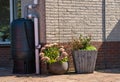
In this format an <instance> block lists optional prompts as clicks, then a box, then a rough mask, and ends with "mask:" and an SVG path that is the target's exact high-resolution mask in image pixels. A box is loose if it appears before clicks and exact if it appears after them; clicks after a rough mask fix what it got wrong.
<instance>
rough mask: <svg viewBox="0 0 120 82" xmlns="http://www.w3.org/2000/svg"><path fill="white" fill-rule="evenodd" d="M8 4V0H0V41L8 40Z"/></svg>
mask: <svg viewBox="0 0 120 82" xmlns="http://www.w3.org/2000/svg"><path fill="white" fill-rule="evenodd" d="M9 30H10V6H9V0H7V1H5V0H0V42H9V41H10V31H9Z"/></svg>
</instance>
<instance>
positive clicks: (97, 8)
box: [46, 0, 102, 42]
mask: <svg viewBox="0 0 120 82" xmlns="http://www.w3.org/2000/svg"><path fill="white" fill-rule="evenodd" d="M101 2H102V0H46V32H47V42H68V41H70V40H71V39H72V37H74V36H76V37H77V36H79V35H80V34H83V35H85V34H92V37H93V40H97V41H101V40H102V35H101V34H102V3H101Z"/></svg>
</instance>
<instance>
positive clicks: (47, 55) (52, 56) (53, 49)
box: [40, 43, 68, 64]
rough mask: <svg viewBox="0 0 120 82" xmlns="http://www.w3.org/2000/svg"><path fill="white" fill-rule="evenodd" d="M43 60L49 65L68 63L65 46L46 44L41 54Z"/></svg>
mask: <svg viewBox="0 0 120 82" xmlns="http://www.w3.org/2000/svg"><path fill="white" fill-rule="evenodd" d="M40 56H41V60H42V61H44V62H47V63H50V64H51V63H55V62H61V63H62V62H67V61H68V54H67V52H66V51H65V49H64V47H63V46H59V45H58V44H57V43H53V44H46V45H45V46H44V47H42V48H41V52H40Z"/></svg>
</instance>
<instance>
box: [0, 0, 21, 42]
mask: <svg viewBox="0 0 120 82" xmlns="http://www.w3.org/2000/svg"><path fill="white" fill-rule="evenodd" d="M10 5H14V6H13V8H12V10H13V11H14V12H13V15H12V16H14V17H13V18H15V19H16V18H21V0H15V1H14V0H13V4H10V0H7V1H5V0H0V44H9V43H10V16H11V15H10V11H11V9H10Z"/></svg>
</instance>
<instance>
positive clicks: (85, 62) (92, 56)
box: [73, 50, 97, 73]
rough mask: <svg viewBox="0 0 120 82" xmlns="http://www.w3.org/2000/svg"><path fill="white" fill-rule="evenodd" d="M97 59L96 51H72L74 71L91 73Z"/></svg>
mask: <svg viewBox="0 0 120 82" xmlns="http://www.w3.org/2000/svg"><path fill="white" fill-rule="evenodd" d="M96 59H97V51H85V50H78V51H73V61H74V66H75V72H76V73H93V72H94V69H95V64H96Z"/></svg>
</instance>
